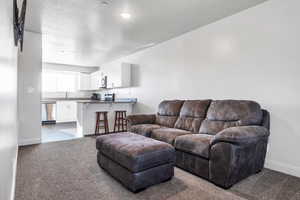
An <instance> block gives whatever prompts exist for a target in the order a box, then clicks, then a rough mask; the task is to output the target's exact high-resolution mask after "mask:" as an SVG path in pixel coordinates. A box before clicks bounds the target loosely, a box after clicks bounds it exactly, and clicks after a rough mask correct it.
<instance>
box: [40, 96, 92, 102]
mask: <svg viewBox="0 0 300 200" xmlns="http://www.w3.org/2000/svg"><path fill="white" fill-rule="evenodd" d="M87 100H91V98H76V97H75V98H72V97H71V98H45V99H42V100H41V103H56V102H57V101H87Z"/></svg>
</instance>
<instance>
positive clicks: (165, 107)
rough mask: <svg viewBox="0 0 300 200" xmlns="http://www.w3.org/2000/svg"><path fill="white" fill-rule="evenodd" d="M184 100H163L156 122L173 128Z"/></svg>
mask: <svg viewBox="0 0 300 200" xmlns="http://www.w3.org/2000/svg"><path fill="white" fill-rule="evenodd" d="M182 104H183V101H181V100H172V101H163V102H161V103H160V104H159V106H158V113H157V116H156V124H159V125H161V126H166V127H170V128H173V127H174V124H175V122H176V120H177V118H178V116H179V113H180V109H181V106H182Z"/></svg>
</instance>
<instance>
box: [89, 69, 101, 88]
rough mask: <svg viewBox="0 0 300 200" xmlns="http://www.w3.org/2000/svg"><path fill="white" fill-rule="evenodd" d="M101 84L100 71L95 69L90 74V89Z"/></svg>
mask: <svg viewBox="0 0 300 200" xmlns="http://www.w3.org/2000/svg"><path fill="white" fill-rule="evenodd" d="M100 86H101V72H100V71H96V72H93V73H92V74H91V90H99V89H100Z"/></svg>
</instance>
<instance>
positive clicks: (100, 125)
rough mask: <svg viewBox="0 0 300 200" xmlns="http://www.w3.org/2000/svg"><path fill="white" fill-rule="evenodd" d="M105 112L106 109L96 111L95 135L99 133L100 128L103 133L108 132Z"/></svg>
mask: <svg viewBox="0 0 300 200" xmlns="http://www.w3.org/2000/svg"><path fill="white" fill-rule="evenodd" d="M107 113H108V112H107V111H101V112H96V129H95V135H99V134H100V129H104V134H108V133H109V128H108V119H107ZM101 118H102V119H101Z"/></svg>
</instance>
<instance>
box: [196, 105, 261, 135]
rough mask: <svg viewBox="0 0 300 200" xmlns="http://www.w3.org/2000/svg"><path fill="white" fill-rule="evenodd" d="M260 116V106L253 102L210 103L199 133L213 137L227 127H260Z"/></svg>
mask: <svg viewBox="0 0 300 200" xmlns="http://www.w3.org/2000/svg"><path fill="white" fill-rule="evenodd" d="M262 116H263V113H262V110H261V107H260V105H259V104H258V103H256V102H254V101H245V100H217V101H212V103H211V104H210V106H209V109H208V111H207V116H206V119H205V120H204V121H203V122H202V124H201V126H200V130H199V132H200V133H204V134H210V135H215V134H217V133H218V132H220V131H222V130H223V129H225V128H229V127H235V126H248V125H261V123H262Z"/></svg>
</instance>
